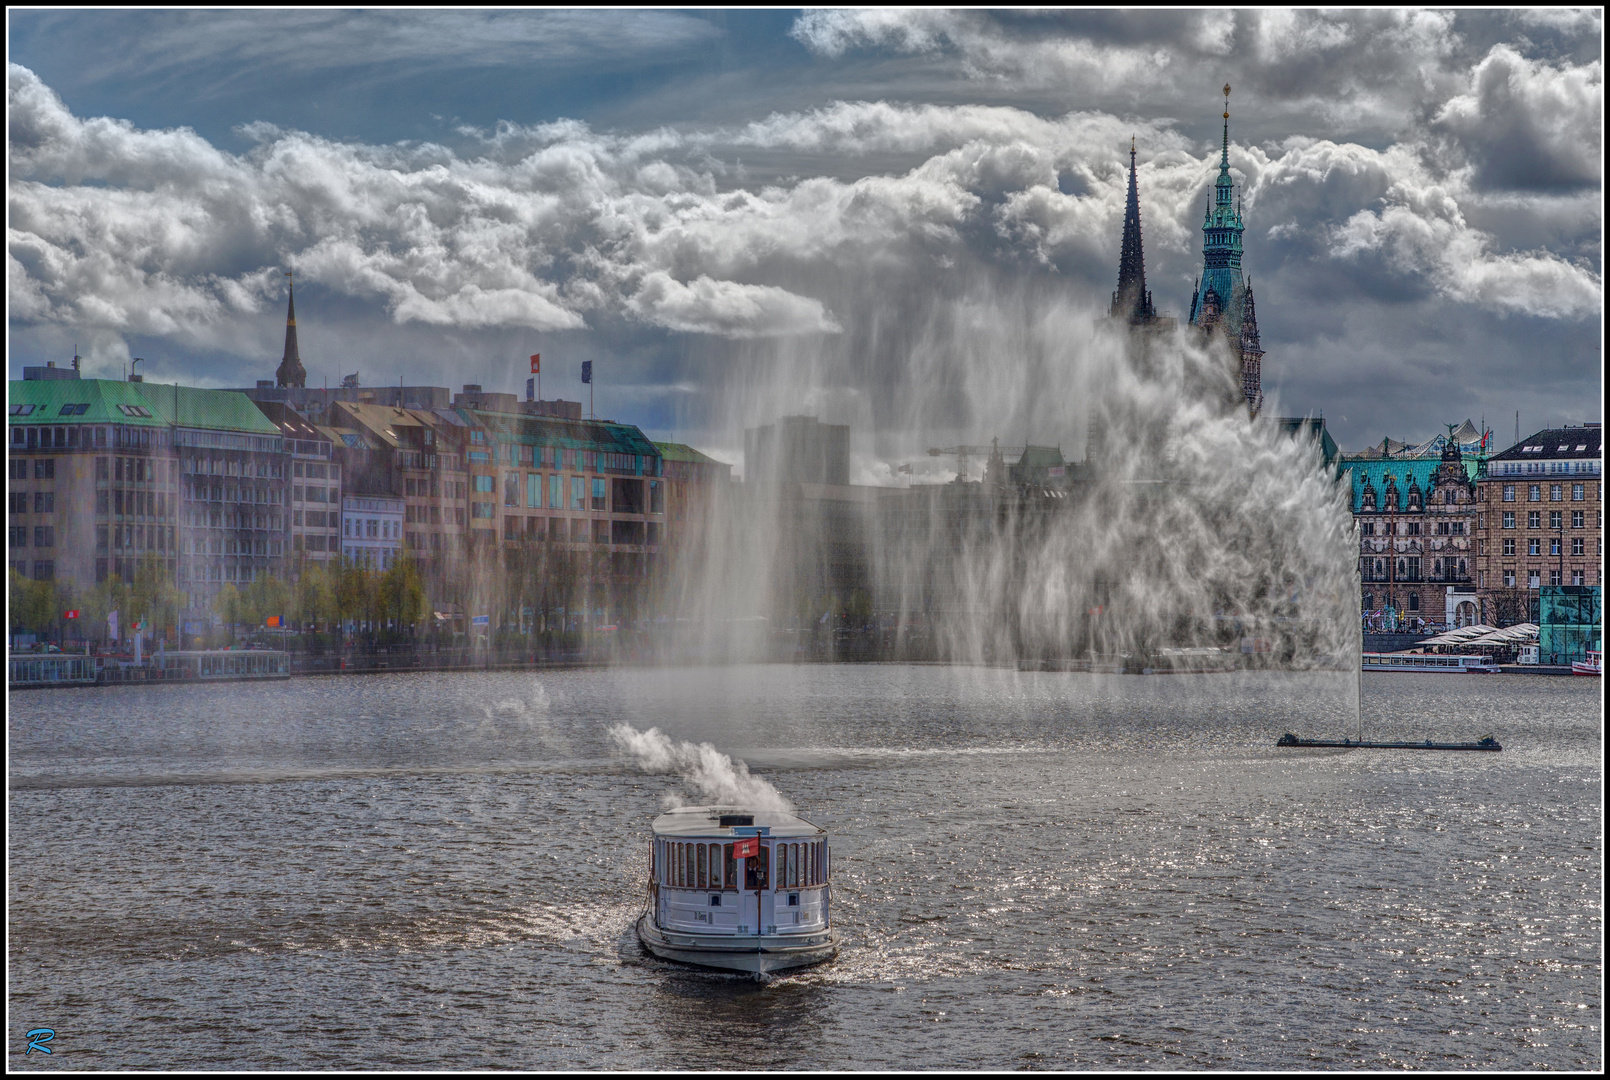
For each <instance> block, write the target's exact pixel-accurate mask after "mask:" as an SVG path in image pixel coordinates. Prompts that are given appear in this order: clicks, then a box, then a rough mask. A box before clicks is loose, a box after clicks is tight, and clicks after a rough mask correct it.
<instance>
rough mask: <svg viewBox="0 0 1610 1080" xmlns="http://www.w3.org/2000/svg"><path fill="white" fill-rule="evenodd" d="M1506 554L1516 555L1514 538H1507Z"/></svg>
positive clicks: (1505, 542)
mask: <svg viewBox="0 0 1610 1080" xmlns="http://www.w3.org/2000/svg"><path fill="white" fill-rule="evenodd" d="M1504 554H1505V555H1514V554H1515V541H1513V540H1505V541H1504Z"/></svg>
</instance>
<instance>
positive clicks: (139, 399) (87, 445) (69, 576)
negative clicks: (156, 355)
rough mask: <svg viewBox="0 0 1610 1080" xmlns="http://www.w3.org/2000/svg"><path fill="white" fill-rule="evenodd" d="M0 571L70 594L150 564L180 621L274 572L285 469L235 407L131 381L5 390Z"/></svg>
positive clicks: (279, 449)
mask: <svg viewBox="0 0 1610 1080" xmlns="http://www.w3.org/2000/svg"><path fill="white" fill-rule="evenodd" d="M9 396H10V405H9V408H8V410H7V411H8V414H9V415H8V420H9V427H10V429H11V438H10V444H11V445H10V453H9V454H8V476H9V478H10V479H9V492H8V503H9V506H8V509H9V510H10V518H9V520H10V530H9V544H10V547H9V559H10V562H11V565H12V566H13V567H16V568H18V569H22V570H24V572H25V573H27V574H28V575H29V576H30V577H33V578H36V579H40V580H50V579H56V580H62V581H64V582H67V583H69V584H70V585H72V586H73V587H75V588H85V587H89V586H93V585H94V584H95V583H97V582H100V581H105V580H107V579H108V578H109V577H118V578H121V579H122V580H124V581H128V580H131V579H132V578H133V577H134V573H135V568H136V567H137V566H138V565H139V564H140V563H141V562H142V561H145V560H151V559H154V560H157V562H158V564H159V565H160V566H161V568H162V569H163V570H164V571H165V572H166V573H168V574H170V575H172V580H173V581H174V582H175V584H176V586H177V587H178V589H179V590H180V591H181V592H182V593H183V597H184V603H185V608H186V610H187V611H188V612H191V613H195V614H200V613H205V612H207V611H208V610H209V609H210V607H211V604H212V601H213V598H214V597H215V596H216V595H217V593H218V590H219V589H221V588H222V587H223V586H225V585H226V584H236V585H242V584H246V583H249V582H251V581H253V580H254V579H256V578H257V577H258V576H260V575H262V574H268V573H280V572H282V571H283V566H284V557H285V539H286V525H285V512H286V505H287V499H286V494H287V493H286V485H287V468H288V464H289V461H288V458H287V456H286V454H285V452H284V446H283V442H284V440H283V438H282V436H281V434H280V430H279V428H278V427H276V426H275V425H274V424H273V423H272V422H271V421H270V420H269V419H268V418H267V417H266V416H264V415H263V414H262V412H261V411H259V410H258V409H257V408H256V407H255V406H254V405H253V404H252V402H251V401H250V400H248V399H247V398H245V397H244V396H242V395H240V394H238V393H234V392H231V391H227V390H197V389H194V388H192V387H184V386H165V385H159V384H156V383H145V382H141V381H138V377H135V378H134V379H131V380H130V381H128V382H121V381H117V380H110V379H78V378H59V377H58V378H50V379H43V380H29V379H25V380H22V381H20V382H13V383H11V384H10V389H9Z"/></svg>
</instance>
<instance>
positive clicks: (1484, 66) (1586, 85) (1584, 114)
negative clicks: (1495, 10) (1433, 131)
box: [1433, 45, 1604, 190]
mask: <svg viewBox="0 0 1610 1080" xmlns="http://www.w3.org/2000/svg"><path fill="white" fill-rule="evenodd" d="M1603 121H1604V65H1603V63H1602V62H1601V61H1598V60H1595V61H1593V62H1592V63H1589V64H1583V65H1572V64H1569V63H1564V64H1560V65H1558V66H1556V65H1552V64H1548V63H1544V62H1542V61H1533V60H1528V59H1527V58H1526V57H1524V56H1522V55H1521V54H1520V53H1519V52H1517V51H1516V50H1515V49H1514V48H1512V47H1510V46H1508V45H1495V46H1494V47H1493V48H1492V50H1491V51H1490V52H1489V53H1488V54H1487V56H1486V57H1484V58H1483V59H1482V61H1481V63H1480V64H1478V65H1476V68H1475V70H1473V71H1472V72H1471V73H1470V80H1469V86H1468V90H1467V91H1466V92H1465V93H1462V94H1459V95H1457V96H1455V97H1453V98H1450V99H1449V100H1448V101H1447V102H1446V103H1444V104H1443V106H1442V108H1441V110H1440V111H1439V112H1438V113H1437V115H1436V118H1435V120H1434V122H1433V127H1434V128H1437V129H1440V130H1442V131H1445V132H1447V133H1449V134H1450V135H1452V136H1454V137H1455V138H1456V139H1457V140H1458V143H1459V146H1460V148H1461V149H1462V150H1463V151H1464V153H1465V156H1466V157H1467V158H1468V160H1469V161H1470V162H1471V163H1472V164H1473V165H1474V166H1475V168H1476V176H1477V179H1478V181H1479V182H1480V183H1481V184H1482V185H1483V186H1486V187H1496V188H1524V189H1533V190H1538V189H1541V190H1554V189H1567V188H1578V187H1587V186H1594V185H1598V184H1599V183H1600V182H1601V181H1602V180H1603V177H1604V171H1603V156H1604V122H1603Z"/></svg>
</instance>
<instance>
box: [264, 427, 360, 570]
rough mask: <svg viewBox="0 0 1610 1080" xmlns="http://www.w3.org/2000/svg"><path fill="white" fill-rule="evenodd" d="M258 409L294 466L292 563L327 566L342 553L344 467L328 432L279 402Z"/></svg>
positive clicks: (292, 486)
mask: <svg viewBox="0 0 1610 1080" xmlns="http://www.w3.org/2000/svg"><path fill="white" fill-rule="evenodd" d="M256 404H257V408H258V409H259V410H260V411H261V412H262V413H263V415H264V416H266V417H268V418H269V419H270V420H271V421H273V422H274V425H275V426H276V427H278V428H279V429H280V435H281V437H282V438H283V439H284V440H285V442H284V446H285V450H286V453H287V456H289V458H290V461H291V485H290V490H291V503H290V511H291V512H290V514H289V516H288V517H287V519H286V524H287V526H288V527H289V540H290V543H289V546H288V548H287V552H288V554H289V557H290V558H291V559H293V560H294V559H298V558H306V559H311V560H312V561H314V562H328V561H331V560H334V559H336V558H338V557H339V556H340V554H341V463H340V461H338V460H335V455H334V451H335V440H334V439H332V438H331V435H330V434H329V429H328V428H323V429H321V428H319V427H317V426H315V425H314V424H313V423H312V422H311V421H309V420H308V419H307V418H306V417H303V416H302V415H301V414H300V413H297V412H296V411H295V410H293V409H292V408H291V407H290V406H288V405H286V404H284V403H283V402H279V401H259V402H257V403H256Z"/></svg>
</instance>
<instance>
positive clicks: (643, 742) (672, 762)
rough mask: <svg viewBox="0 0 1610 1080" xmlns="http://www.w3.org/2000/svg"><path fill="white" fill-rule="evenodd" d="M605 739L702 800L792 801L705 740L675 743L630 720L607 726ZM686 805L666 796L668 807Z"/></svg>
mask: <svg viewBox="0 0 1610 1080" xmlns="http://www.w3.org/2000/svg"><path fill="white" fill-rule="evenodd" d="M609 737H610V739H611V740H612V741H613V742H614V743H615V745H616V746H618V747H620V749H621V750H623V751H625V752H626V753H627V754H629V755H631V757H632V758H634V759H635V760H636V762H637V765H638V767H639V768H640V769H642V770H643V771H644V772H646V773H648V774H650V775H653V776H676V777H679V778H681V779H682V781H683V782H684V783H686V784H688V785H690V786H691V787H693V788H694V789H695V790H697V791H698V793H699V795H700V797H701V801H702V802H707V803H719V804H723V805H731V806H741V807H744V808H746V809H755V810H780V811H784V812H788V813H792V812H793V809H794V804H793V803H791V802H789V801H788V800H787V799H786V798H784V797H783V794H782V792H780V791H778V790H777V789H776V788H774V787H772V785H771V784H769V783H767V782H766V781H765V780H762V779H761V778H760V777H758V776H752V775H750V772H749V766H748V765H746V764H745V763H744V762H742V761H734V760H733V759H732V758H731V757H729V756H727V755H726V754H723V753H722V752H721V751H720V750H717V749H716V748H715V747H714V746H711V745H710V744H709V743H698V744H694V743H690V742H679V741H676V740H673V739H671V738H670V736H668V735H666V734H665V733H663V732H662V731H660V729H659V728H657V727H652V728H649V729H648V730H647V731H638V730H637V729H636V728H634V727H632V726H631V725H630V724H616V725H615V726H614V727H612V728H610V729H609ZM684 804H685V800H684V799H683V798H682V797H681V796H680V795H678V794H676V793H675V792H672V793H669V794H667V795H666V796H665V805H666V808H667V809H670V808H674V807H677V806H682V805H684Z"/></svg>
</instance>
